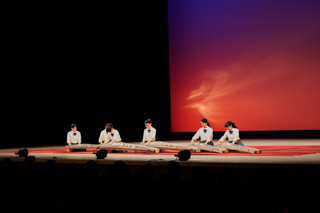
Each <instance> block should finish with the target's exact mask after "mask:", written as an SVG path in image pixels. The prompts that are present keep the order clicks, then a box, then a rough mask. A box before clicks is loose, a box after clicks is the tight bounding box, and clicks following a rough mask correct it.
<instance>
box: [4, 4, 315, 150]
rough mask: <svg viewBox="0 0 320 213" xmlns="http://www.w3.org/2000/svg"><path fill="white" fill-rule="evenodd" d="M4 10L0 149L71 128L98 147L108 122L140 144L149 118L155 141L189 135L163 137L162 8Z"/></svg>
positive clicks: (54, 141) (51, 138)
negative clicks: (76, 129) (155, 130)
mask: <svg viewBox="0 0 320 213" xmlns="http://www.w3.org/2000/svg"><path fill="white" fill-rule="evenodd" d="M3 10H4V11H3V16H4V17H3V19H2V22H3V26H4V30H3V36H4V39H3V40H2V47H3V49H4V50H5V51H4V53H5V55H6V56H5V57H4V58H3V60H4V62H7V66H5V69H4V70H3V72H2V78H1V80H2V83H1V86H2V89H1V93H2V95H1V97H2V98H1V106H2V107H1V108H2V111H1V112H2V118H1V123H2V127H1V137H0V148H7V147H24V146H42V145H62V144H65V143H66V135H67V132H68V131H70V125H71V124H72V123H76V124H77V125H78V130H79V131H80V132H81V134H82V139H83V142H84V143H97V141H98V137H99V134H100V131H101V130H103V128H104V126H105V124H106V123H107V122H112V123H113V124H114V127H115V129H118V130H119V132H120V135H121V137H122V139H123V141H126V142H129V141H139V140H141V139H142V132H143V129H144V120H145V119H148V118H151V119H152V120H153V123H154V127H155V128H156V129H157V131H158V132H157V139H158V140H167V139H186V138H188V139H190V138H191V137H192V135H193V133H173V134H172V133H171V131H170V129H171V127H170V88H169V61H168V60H169V59H168V58H169V57H168V18H167V1H166V0H158V1H112V2H109V1H108V2H106V3H88V2H87V3H81V2H77V3H75V4H72V5H71V4H61V3H49V2H45V3H41V4H36V3H32V4H24V5H21V4H20V5H17V4H12V5H11V6H10V7H7V8H4V9H3ZM200 119H201V118H199V120H200ZM199 127H200V126H199ZM195 131H196V130H195ZM319 134H320V133H319V131H318V130H317V131H294V132H292V131H275V132H243V133H241V136H242V137H244V138H250V137H251V138H270V137H275V138H286V137H291V138H292V137H319ZM221 135H222V133H215V138H216V139H217V138H219V137H220V136H221Z"/></svg>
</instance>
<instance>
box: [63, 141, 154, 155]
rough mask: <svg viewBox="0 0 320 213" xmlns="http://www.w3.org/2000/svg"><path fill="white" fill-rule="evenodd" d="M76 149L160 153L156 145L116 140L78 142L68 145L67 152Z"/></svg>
mask: <svg viewBox="0 0 320 213" xmlns="http://www.w3.org/2000/svg"><path fill="white" fill-rule="evenodd" d="M74 149H97V150H100V149H104V150H128V151H135V152H137V151H142V152H148V153H159V152H160V150H159V149H157V148H154V147H148V146H143V145H133V144H129V143H124V142H114V143H112V144H110V145H107V144H76V145H71V146H67V152H70V151H73V150H74Z"/></svg>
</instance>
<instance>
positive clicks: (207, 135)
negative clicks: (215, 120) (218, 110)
mask: <svg viewBox="0 0 320 213" xmlns="http://www.w3.org/2000/svg"><path fill="white" fill-rule="evenodd" d="M200 123H201V126H202V127H201V128H200V129H199V130H198V131H197V133H196V134H195V135H194V136H193V137H192V139H191V143H190V145H192V144H193V143H194V141H195V140H197V139H198V138H199V137H200V143H204V144H206V145H211V146H214V145H213V142H212V138H213V130H212V128H211V127H210V124H209V122H208V120H207V119H206V118H202V119H201V121H200Z"/></svg>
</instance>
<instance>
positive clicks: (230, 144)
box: [217, 143, 261, 154]
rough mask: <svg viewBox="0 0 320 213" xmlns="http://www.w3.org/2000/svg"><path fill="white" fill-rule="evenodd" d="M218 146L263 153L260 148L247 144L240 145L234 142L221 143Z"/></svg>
mask: <svg viewBox="0 0 320 213" xmlns="http://www.w3.org/2000/svg"><path fill="white" fill-rule="evenodd" d="M217 147H221V148H225V149H230V150H236V151H241V152H249V153H251V154H259V153H261V150H260V149H255V148H251V147H246V146H240V145H237V144H232V143H220V144H219V145H217Z"/></svg>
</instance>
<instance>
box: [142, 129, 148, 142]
mask: <svg viewBox="0 0 320 213" xmlns="http://www.w3.org/2000/svg"><path fill="white" fill-rule="evenodd" d="M146 140H147V136H146V130H144V131H143V137H142V141H146Z"/></svg>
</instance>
